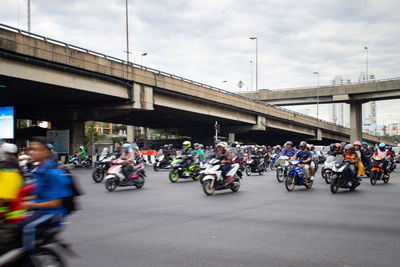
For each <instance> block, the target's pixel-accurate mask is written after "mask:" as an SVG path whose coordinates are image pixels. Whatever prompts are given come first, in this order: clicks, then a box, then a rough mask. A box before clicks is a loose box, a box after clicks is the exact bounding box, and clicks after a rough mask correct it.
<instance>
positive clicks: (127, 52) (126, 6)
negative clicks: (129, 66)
mask: <svg viewBox="0 0 400 267" xmlns="http://www.w3.org/2000/svg"><path fill="white" fill-rule="evenodd" d="M125 11H126V16H125V17H126V62H129V33H128V32H129V31H128V0H126V1H125Z"/></svg>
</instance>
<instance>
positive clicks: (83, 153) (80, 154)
mask: <svg viewBox="0 0 400 267" xmlns="http://www.w3.org/2000/svg"><path fill="white" fill-rule="evenodd" d="M76 156H77V157H78V163H79V164H81V163H82V160H84V159H85V158H86V150H85V148H84V147H83V146H80V147H79V152H78V153H76Z"/></svg>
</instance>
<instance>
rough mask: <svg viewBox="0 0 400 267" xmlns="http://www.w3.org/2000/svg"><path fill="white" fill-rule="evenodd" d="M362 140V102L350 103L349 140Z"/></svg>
mask: <svg viewBox="0 0 400 267" xmlns="http://www.w3.org/2000/svg"><path fill="white" fill-rule="evenodd" d="M357 140H360V141H362V103H361V102H352V103H350V142H354V141H357Z"/></svg>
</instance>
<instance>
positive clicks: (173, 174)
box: [169, 170, 179, 183]
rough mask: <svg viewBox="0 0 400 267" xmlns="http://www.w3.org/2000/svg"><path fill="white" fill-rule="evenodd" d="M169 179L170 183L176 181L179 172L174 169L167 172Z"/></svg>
mask: <svg viewBox="0 0 400 267" xmlns="http://www.w3.org/2000/svg"><path fill="white" fill-rule="evenodd" d="M169 180H170V181H171V182H172V183H176V182H177V181H178V180H179V173H178V171H176V170H172V171H170V172H169Z"/></svg>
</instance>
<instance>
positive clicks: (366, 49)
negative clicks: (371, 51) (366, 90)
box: [364, 46, 368, 82]
mask: <svg viewBox="0 0 400 267" xmlns="http://www.w3.org/2000/svg"><path fill="white" fill-rule="evenodd" d="M364 49H365V51H367V62H366V72H365V76H366V78H365V80H366V81H367V82H368V47H366V46H364Z"/></svg>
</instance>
